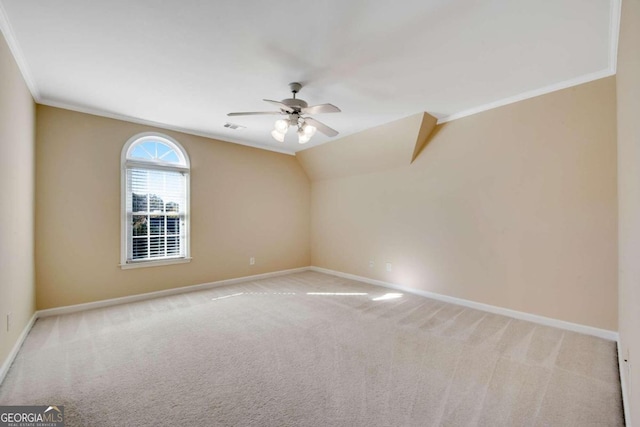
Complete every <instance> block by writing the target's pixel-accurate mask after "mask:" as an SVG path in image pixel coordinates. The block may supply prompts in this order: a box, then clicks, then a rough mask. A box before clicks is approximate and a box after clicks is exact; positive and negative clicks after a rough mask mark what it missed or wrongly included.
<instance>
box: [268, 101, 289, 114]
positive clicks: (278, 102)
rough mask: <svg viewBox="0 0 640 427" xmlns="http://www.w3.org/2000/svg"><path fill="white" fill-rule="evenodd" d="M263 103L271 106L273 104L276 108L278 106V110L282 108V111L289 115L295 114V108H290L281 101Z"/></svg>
mask: <svg viewBox="0 0 640 427" xmlns="http://www.w3.org/2000/svg"><path fill="white" fill-rule="evenodd" d="M263 101H265V102H268V103H270V104H273V105H275V106H277V107H278V108H280V109H281V110H284V111H286V112H287V113H293V111H294V110H293V108H291V107H289V106H288V105H286V104H283V103H282V102H280V101H272V100H271V99H263Z"/></svg>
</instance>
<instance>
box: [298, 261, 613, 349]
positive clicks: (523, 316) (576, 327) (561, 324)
mask: <svg viewBox="0 0 640 427" xmlns="http://www.w3.org/2000/svg"><path fill="white" fill-rule="evenodd" d="M309 269H310V270H312V271H317V272H319V273H326V274H331V275H333V276H338V277H343V278H345V279H351V280H357V281H359V282H364V283H369V284H371V285H376V286H382V287H385V288H391V289H396V290H399V291H403V292H407V293H410V294H414V295H419V296H423V297H426V298H431V299H435V300H439V301H444V302H448V303H451V304H456V305H462V306H464V307H469V308H474V309H476V310H482V311H488V312H489V313H494V314H500V315H502V316H507V317H513V318H515V319H520V320H527V321H529V322H533V323H538V324H541V325H545V326H552V327H555V328H560V329H565V330H568V331H573V332H578V333H581V334H586V335H593V336H595V337H599V338H604V339H606V340H610V341H617V340H618V333H617V332H615V331H609V330H606V329H599V328H594V327H593V326H587V325H580V324H578V323H571V322H566V321H564V320H558V319H552V318H550V317H544V316H539V315H537V314H531V313H525V312H522V311H516V310H511V309H508V308H503V307H497V306H495V305H489V304H483V303H480V302H475V301H470V300H466V299H462V298H456V297H451V296H448V295H442V294H436V293H434V292H429V291H423V290H421V289H413V288H409V287H406V286H402V285H397V284H395V283H388V282H383V281H382V280H376V279H370V278H368V277H362V276H356V275H355V274H349V273H343V272H340V271H334V270H329V269H326V268H321V267H314V266H312V267H310V268H309Z"/></svg>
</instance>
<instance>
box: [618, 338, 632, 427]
mask: <svg viewBox="0 0 640 427" xmlns="http://www.w3.org/2000/svg"><path fill="white" fill-rule="evenodd" d="M617 347H618V372H619V373H620V389H621V393H622V410H623V412H624V422H625V426H626V427H631V408H629V401H628V400H627V376H626V375H625V373H626V369H627V365H626V364H625V362H624V356H623V355H622V345H621V344H620V339H618V340H617Z"/></svg>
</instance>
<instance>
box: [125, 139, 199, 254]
mask: <svg viewBox="0 0 640 427" xmlns="http://www.w3.org/2000/svg"><path fill="white" fill-rule="evenodd" d="M147 143H150V144H151V145H147ZM143 145H144V146H141V147H142V148H144V150H145V153H146V152H149V151H150V154H151V155H152V156H158V157H162V159H161V160H162V161H163V162H166V161H167V159H169V158H171V157H172V156H173V155H175V152H174V151H170V150H169V148H171V147H169V148H166V147H164V146H160V145H157V146H156V144H155V141H145V143H144V144H143ZM167 147H168V146H167ZM171 150H172V149H171ZM126 177H127V182H126V189H127V199H126V209H127V213H128V215H129V218H130V220H129V221H130V223H129V224H130V229H129V232H130V234H129V235H128V236H127V242H128V245H129V246H130V248H129V249H128V251H127V252H128V253H129V254H130V256H131V259H132V260H138V261H142V260H145V259H146V260H153V259H162V258H166V257H176V256H185V255H186V246H185V244H186V236H184V235H183V233H184V232H185V229H184V224H185V218H186V214H187V212H186V211H185V209H186V207H187V199H186V189H187V180H188V174H186V173H184V172H181V171H176V170H169V169H161V168H157V167H154V168H153V169H145V168H144V167H140V166H137V165H136V166H134V167H129V168H127V170H126Z"/></svg>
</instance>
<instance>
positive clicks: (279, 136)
mask: <svg viewBox="0 0 640 427" xmlns="http://www.w3.org/2000/svg"><path fill="white" fill-rule="evenodd" d="M271 136H272V137H273V139H275V140H276V141H278V142H284V133H283V132H279V131H278V129H274V130H272V131H271Z"/></svg>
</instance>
